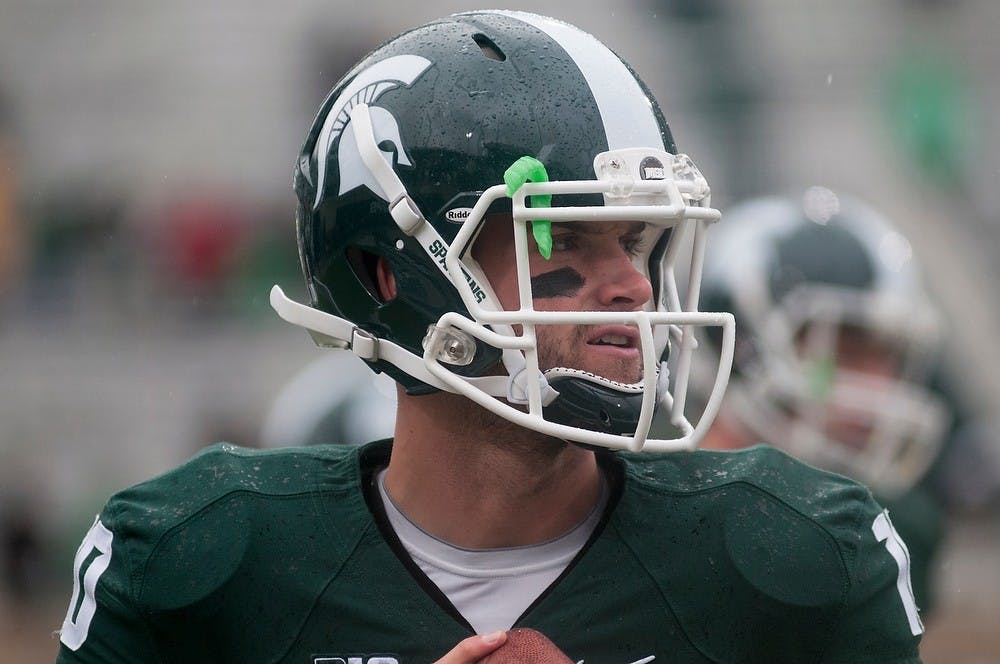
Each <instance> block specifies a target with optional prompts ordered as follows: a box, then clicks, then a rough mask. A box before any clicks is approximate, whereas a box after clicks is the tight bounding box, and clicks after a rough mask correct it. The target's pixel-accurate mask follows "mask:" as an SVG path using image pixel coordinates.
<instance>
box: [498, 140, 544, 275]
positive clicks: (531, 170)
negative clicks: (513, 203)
mask: <svg viewBox="0 0 1000 664" xmlns="http://www.w3.org/2000/svg"><path fill="white" fill-rule="evenodd" d="M503 181H504V184H506V185H507V195H508V196H513V195H514V194H515V193H516V192H517V190H518V189H520V188H521V185H523V184H524V183H525V182H548V181H549V175H548V173H546V172H545V165H544V164H542V162H540V161H538V160H537V159H535V158H534V157H521V158H520V159H518V160H517V161H515V162H514V163H513V164H511V165H510V168H508V169H507V170H506V171H504V174H503ZM531 207H533V208H536V207H537V208H547V207H552V195H551V194H543V195H537V196H532V197H531ZM531 234H532V235H533V236H534V237H535V244H537V245H538V253H540V254H541V255H542V257H543V258H545V259H546V260H548V259H549V258H551V257H552V221H551V220H549V219H532V220H531Z"/></svg>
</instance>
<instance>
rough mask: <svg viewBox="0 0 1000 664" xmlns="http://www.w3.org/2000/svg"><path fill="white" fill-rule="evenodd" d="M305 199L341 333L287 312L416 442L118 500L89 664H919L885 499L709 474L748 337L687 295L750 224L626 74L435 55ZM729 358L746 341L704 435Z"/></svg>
mask: <svg viewBox="0 0 1000 664" xmlns="http://www.w3.org/2000/svg"><path fill="white" fill-rule="evenodd" d="M525 157H527V159H524V158H525ZM295 188H296V192H297V194H298V198H299V210H298V224H297V227H298V234H299V243H300V254H301V257H302V263H303V268H304V272H305V276H306V283H307V287H308V291H309V298H310V300H311V302H310V306H305V305H301V304H298V303H296V302H293V301H292V300H289V299H287V298H286V297H285V296H284V294H283V293H282V292H281V290H280V289H277V288H276V289H275V290H273V291H272V304H273V305H274V306H275V308H276V310H277V311H278V313H279V314H280V315H281V316H282V317H283V318H285V319H287V320H289V321H291V322H293V323H296V324H298V325H301V326H303V327H305V328H307V329H308V330H309V331H310V333H311V334H312V335H313V337H314V339H315V340H316V341H317V342H318V343H320V344H321V345H324V346H334V347H338V348H341V349H348V350H350V351H351V352H353V353H355V354H357V355H358V356H359V357H360V358H362V359H363V360H365V361H366V362H368V363H369V364H370V365H371V367H372V368H373V369H375V370H377V371H384V372H386V373H387V374H389V375H390V376H392V377H393V378H394V379H395V380H396V381H397V382H398V383H399V398H398V413H397V421H396V429H395V435H394V437H393V439H392V440H391V441H382V442H378V443H374V444H371V445H368V446H364V447H361V448H345V447H338V446H331V447H323V446H319V447H310V448H302V449H287V450H272V451H268V452H259V451H250V450H245V449H240V448H237V447H233V446H229V445H221V446H217V447H213V448H211V449H210V450H208V451H206V452H204V453H202V454H201V455H199V456H197V457H196V458H195V459H193V460H192V461H190V462H189V463H187V464H185V465H183V466H181V467H180V468H178V469H176V470H175V471H173V472H171V473H168V474H166V475H164V476H162V477H160V478H157V479H155V480H152V481H150V482H147V483H145V484H142V485H139V486H137V487H135V488H132V489H129V490H126V491H123V492H122V493H120V494H118V495H117V496H115V497H114V498H112V499H111V501H109V503H108V505H107V507H106V508H105V509H104V511H103V512H102V513H101V514H100V515H99V516H98V518H97V520H96V521H95V523H94V525H93V527H92V528H91V530H90V532H89V533H88V535H87V536H86V538H85V540H84V543H83V545H82V546H81V548H80V550H79V553H78V555H77V559H76V570H75V579H76V580H77V585H76V587H75V590H74V595H73V598H72V600H71V602H70V607H69V610H68V613H67V616H66V620H65V623H64V625H63V629H62V632H61V641H62V647H61V650H60V655H59V657H60V661H65V662H73V661H94V662H96V661H101V662H109V661H247V660H250V661H297V662H328V663H334V662H336V663H340V664H346V663H351V664H354V663H358V664H364V663H370V664H375V663H379V664H390V663H403V662H430V661H435V660H437V661H438V662H441V663H451V664H454V663H463V662H475V661H478V660H479V659H480V658H481V657H483V656H484V655H485V654H487V653H488V652H490V651H492V650H493V649H495V648H497V647H499V646H500V645H501V644H502V643H503V641H504V639H505V638H506V637H505V630H507V629H509V628H511V627H512V626H524V627H532V628H535V629H537V630H539V631H541V632H542V633H544V634H545V635H547V636H548V637H549V638H550V639H551V640H552V641H553V642H554V643H555V644H556V645H557V646H558V647H559V648H560V649H562V650H563V651H564V652H565V653H567V655H568V656H569V657H571V658H572V659H573V660H574V661H586V662H591V663H593V662H612V663H614V662H621V663H622V664H629V663H637V662H649V661H654V660H655V661H674V662H682V661H683V662H737V661H740V662H745V661H767V662H774V661H838V662H842V661H857V662H860V661H870V662H888V661H896V662H913V661H918V659H919V657H918V653H917V646H918V642H919V635H920V633H921V632H922V626H921V623H920V618H919V616H918V614H917V611H916V608H915V606H914V603H913V600H912V595H911V593H910V591H909V586H908V579H909V577H908V567H907V560H906V556H905V548H904V546H903V545H902V544H901V542H900V540H899V538H898V536H897V535H896V533H895V531H894V529H893V527H892V524H891V522H890V521H889V519H888V517H887V516H886V514H885V512H884V511H883V510H882V509H881V507H880V506H879V505H878V504H877V503H875V502H874V501H873V500H872V498H871V496H870V494H869V493H868V492H867V490H866V489H864V488H863V487H861V486H860V485H858V484H855V483H853V482H852V481H850V480H847V479H844V478H841V477H839V476H835V475H830V474H826V473H823V472H820V471H816V470H813V469H810V468H808V467H806V466H803V465H801V464H799V463H798V462H795V461H793V460H792V459H791V458H790V457H788V456H786V455H784V454H782V453H780V452H777V451H776V450H772V449H770V448H766V447H760V448H754V449H751V450H748V451H743V452H735V453H729V452H697V451H692V450H693V449H694V448H695V447H696V446H697V443H698V441H699V439H700V438H701V437H702V436H703V435H704V433H705V430H706V429H707V427H708V426H709V425H710V424H711V420H712V418H713V415H714V412H715V410H717V408H718V403H719V399H720V397H721V393H722V390H723V389H724V386H725V382H726V379H727V377H728V371H729V364H730V361H731V354H732V341H733V320H732V317H731V316H730V315H729V314H726V313H697V312H695V311H693V308H694V307H693V304H692V303H694V302H696V300H697V284H698V279H697V277H698V275H697V269H696V270H695V272H694V275H693V276H694V278H693V279H688V280H687V290H685V291H684V292H678V287H677V284H678V279H677V278H676V276H675V274H674V271H675V266H677V265H688V264H691V265H694V266H695V267H696V268H697V266H698V265H699V264H700V253H701V251H702V247H703V242H702V240H703V238H704V232H705V230H706V228H707V227H708V226H709V225H710V224H711V223H713V222H714V221H716V220H717V219H718V217H719V213H718V212H717V211H716V210H714V209H713V208H712V207H711V205H710V200H709V189H708V185H707V184H706V182H705V180H704V178H703V177H702V176H701V174H700V173H699V172H698V170H697V168H696V167H695V166H694V164H693V163H692V161H691V160H690V159H688V158H687V157H686V156H684V155H681V154H678V153H677V151H676V148H675V146H674V143H673V139H672V137H671V135H670V132H669V129H668V128H667V125H666V123H665V121H664V119H663V117H662V114H661V112H660V110H659V108H658V106H657V105H656V103H655V102H654V101H653V100H652V99H651V97H650V96H649V94H648V92H647V89H646V87H645V86H644V85H643V83H642V82H641V81H640V80H639V79H638V78H637V77H636V75H635V73H634V72H633V71H632V70H631V69H630V68H629V67H628V66H627V65H626V64H624V63H623V62H622V61H621V60H620V59H619V58H618V57H617V56H616V55H615V54H614V53H613V52H612V51H610V50H609V49H608V48H607V47H606V46H604V45H603V44H602V43H601V42H599V41H598V40H596V39H595V38H594V37H592V36H590V35H588V34H586V33H583V32H581V31H579V30H577V29H576V28H574V27H572V26H570V25H567V24H565V23H561V22H558V21H555V20H552V19H548V18H543V17H539V16H535V15H532V14H526V13H521V12H506V11H489V12H471V13H467V14H461V15H456V16H452V17H448V18H446V19H443V20H440V21H435V22H433V23H430V24H428V25H426V26H422V27H419V28H416V29H414V30H412V31H410V32H407V33H404V34H402V35H400V36H398V37H396V38H395V39H392V40H390V41H389V42H387V43H386V44H384V45H383V46H381V47H379V48H378V49H376V50H375V51H373V52H372V53H371V54H369V55H368V56H367V57H366V58H365V59H363V60H362V61H361V62H360V63H359V64H358V65H357V66H356V67H354V68H353V69H352V70H351V71H350V72H349V73H348V74H347V75H346V76H345V77H344V78H343V79H342V80H341V82H340V83H338V85H337V86H336V87H335V88H334V90H333V91H332V92H331V94H330V96H329V97H328V98H327V100H326V101H325V102H324V104H323V106H322V108H321V109H320V112H319V114H318V116H317V118H316V121H315V123H314V124H313V126H312V128H311V129H310V131H309V134H308V136H307V138H306V141H305V144H304V146H303V148H302V151H301V153H300V155H299V158H298V161H297V162H296V172H295ZM685 248H686V249H685ZM682 251H689V252H691V253H690V255H688V256H682ZM702 326H706V327H717V328H719V329H720V330H721V331H722V332H721V333H722V337H723V339H724V340H725V342H724V344H723V349H722V351H721V353H720V358H719V359H718V360H717V362H716V364H717V366H718V370H717V371H716V378H715V381H714V388H715V389H714V390H713V396H712V397H711V398H710V399H709V400H708V404H707V406H706V407H705V409H704V411H703V412H702V413H692V412H689V411H690V409H689V408H687V407H686V405H685V404H686V391H687V379H688V375H689V372H690V370H691V363H692V361H693V360H694V359H696V358H695V357H694V355H693V352H692V351H693V344H692V343H691V335H692V332H693V329H694V328H695V327H702ZM341 352H343V351H341ZM656 406H660V407H662V408H665V409H667V410H669V412H670V418H669V419H670V422H671V431H670V432H668V433H667V434H665V437H664V438H659V439H652V438H649V437H648V431H649V423H650V421H651V418H652V417H653V414H654V408H655V407H656ZM640 451H641V453H636V452H640ZM659 452H672V453H670V454H660V453H659Z"/></svg>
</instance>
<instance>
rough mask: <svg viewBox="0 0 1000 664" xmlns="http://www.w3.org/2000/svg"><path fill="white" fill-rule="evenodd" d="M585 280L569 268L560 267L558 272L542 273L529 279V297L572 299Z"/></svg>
mask: <svg viewBox="0 0 1000 664" xmlns="http://www.w3.org/2000/svg"><path fill="white" fill-rule="evenodd" d="M585 283H587V280H586V279H584V278H583V275H582V274H580V273H579V272H577V271H576V270H574V269H573V268H571V267H561V268H559V269H558V270H552V271H551V272H544V273H542V274H540V275H538V276H536V277H532V278H531V295H532V297H533V298H545V297H573V296H574V295H576V294H577V293H578V292H580V289H581V288H583V285H584V284H585Z"/></svg>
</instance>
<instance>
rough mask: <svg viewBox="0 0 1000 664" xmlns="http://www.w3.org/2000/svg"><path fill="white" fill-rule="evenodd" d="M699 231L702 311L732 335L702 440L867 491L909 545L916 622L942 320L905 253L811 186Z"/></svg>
mask: <svg viewBox="0 0 1000 664" xmlns="http://www.w3.org/2000/svg"><path fill="white" fill-rule="evenodd" d="M709 235H710V237H711V240H710V243H709V249H708V250H707V253H706V257H705V268H704V273H703V280H702V293H701V296H702V297H701V302H702V306H703V307H706V308H711V307H722V308H724V309H725V310H727V311H731V312H733V313H734V315H735V316H736V321H737V327H736V329H737V334H736V351H735V359H734V363H733V371H732V377H731V378H730V383H729V387H728V390H727V393H726V398H725V400H724V401H723V406H722V410H721V412H720V415H719V417H718V418H717V419H716V422H715V425H714V426H713V428H712V429H711V430H710V431H709V433H708V435H707V437H706V438H705V440H704V442H703V446H704V447H706V448H717V449H735V448H741V447H746V446H748V445H752V444H754V443H757V442H761V441H765V442H767V443H770V444H772V445H775V446H777V447H780V448H781V449H784V450H785V451H787V452H789V453H790V454H792V455H794V456H796V457H798V458H800V459H802V460H804V461H806V462H808V463H810V464H812V465H815V466H817V467H819V468H825V469H827V470H830V471H833V472H838V473H843V474H845V475H848V476H850V477H853V478H855V479H857V480H859V481H861V482H863V483H865V484H866V485H868V486H869V487H871V489H872V490H873V491H874V492H875V495H876V497H877V498H878V499H879V501H880V502H882V504H883V505H885V506H886V507H887V508H888V510H889V513H890V515H891V516H892V520H893V523H894V524H895V526H896V528H897V530H898V532H899V533H901V535H902V537H903V540H904V541H905V542H906V544H907V549H908V552H909V554H910V563H911V573H912V581H913V589H914V595H915V596H916V599H917V600H918V605H919V606H920V608H921V611H922V613H923V614H924V615H925V616H926V615H927V614H928V611H929V609H930V607H931V605H932V602H933V595H932V590H933V583H932V578H931V576H932V574H931V573H932V570H933V567H934V566H933V561H934V559H935V557H936V554H937V552H938V549H939V545H940V544H941V542H942V539H943V536H944V526H945V524H944V510H943V508H942V505H941V504H940V502H939V501H938V500H937V499H936V498H935V497H934V496H933V494H932V493H931V492H930V491H928V490H927V489H926V488H924V487H922V486H920V485H919V484H918V482H919V481H920V480H921V479H922V478H923V476H924V474H925V472H926V471H927V470H928V468H929V467H930V465H931V463H932V462H933V461H934V460H935V459H936V458H937V456H938V454H939V451H940V448H941V445H942V441H943V439H944V435H945V431H946V430H948V429H949V428H950V427H949V423H950V420H951V413H950V409H949V407H948V406H947V405H946V401H945V399H944V398H943V395H942V393H941V392H940V391H939V390H937V389H933V388H932V387H931V385H932V383H933V382H934V380H933V379H934V377H935V376H937V375H938V369H939V361H940V359H941V358H940V351H941V346H942V339H943V334H942V333H943V329H942V325H943V323H942V321H943V318H942V316H941V315H940V314H939V312H938V311H937V308H936V307H935V306H934V304H933V303H932V302H931V299H930V297H929V295H928V294H927V292H926V290H925V288H924V286H923V283H922V275H921V273H920V271H919V268H918V266H917V264H916V260H915V258H914V255H913V250H912V247H911V246H910V244H909V242H908V241H907V240H906V238H905V237H904V236H903V235H902V234H901V233H900V232H899V231H898V230H897V229H896V228H895V227H894V226H893V225H892V224H891V223H890V222H889V221H888V220H887V219H886V218H885V217H883V216H882V215H880V214H878V213H877V212H876V211H874V210H873V209H872V208H871V207H870V206H868V205H867V204H865V203H863V202H861V201H859V200H858V199H856V198H853V197H851V196H845V195H843V194H838V193H835V192H833V191H832V190H830V189H828V188H825V187H819V186H815V187H810V188H808V189H806V190H805V191H804V192H803V194H802V195H801V196H800V197H782V196H765V197H761V198H756V199H753V200H749V201H746V202H744V203H742V204H740V205H737V206H735V207H733V208H731V209H729V210H727V212H726V221H725V223H724V224H720V225H718V226H717V227H715V228H713V229H712V231H711V233H710V234H709ZM706 336H707V338H706V341H707V345H708V348H709V349H711V348H712V347H713V346H714V344H715V342H716V341H717V335H712V334H708V335H706ZM696 382H697V381H696Z"/></svg>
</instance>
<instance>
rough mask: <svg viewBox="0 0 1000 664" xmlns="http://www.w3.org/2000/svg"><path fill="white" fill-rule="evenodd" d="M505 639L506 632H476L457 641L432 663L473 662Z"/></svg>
mask: <svg viewBox="0 0 1000 664" xmlns="http://www.w3.org/2000/svg"><path fill="white" fill-rule="evenodd" d="M505 641H507V632H490V633H489V634H476V635H475V636H470V637H469V638H467V639H463V640H461V641H459V642H458V645H457V646H455V647H454V648H452V649H451V650H449V651H448V654H446V655H445V656H444V657H442V658H441V659H439V660H438V661H437V662H435V663H434V664H475V663H476V662H478V661H479V660H480V659H482V658H483V657H486V655H489V654H490V653H491V652H493V651H494V650H496V649H497V648H499V647H500V646H502V645H503V644H504V642H505Z"/></svg>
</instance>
